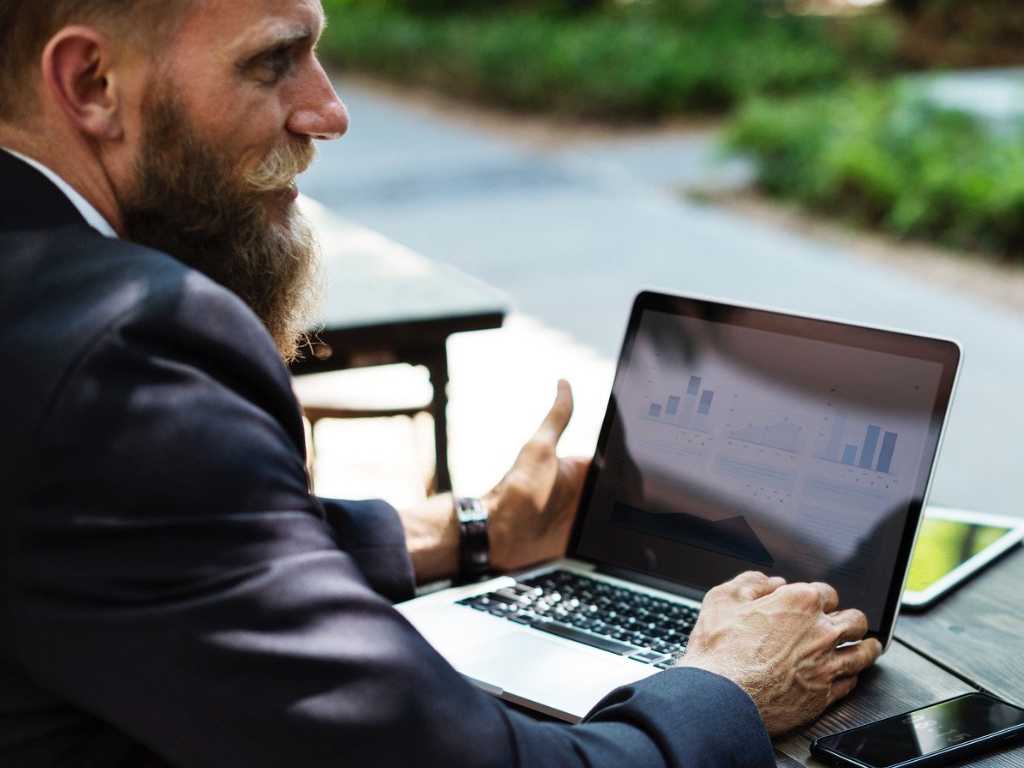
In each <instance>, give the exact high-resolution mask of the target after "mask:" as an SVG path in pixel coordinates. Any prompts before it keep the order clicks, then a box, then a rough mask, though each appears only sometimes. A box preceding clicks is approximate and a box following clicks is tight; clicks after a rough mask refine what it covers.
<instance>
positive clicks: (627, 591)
mask: <svg viewBox="0 0 1024 768" xmlns="http://www.w3.org/2000/svg"><path fill="white" fill-rule="evenodd" d="M960 356H961V355H960V349H959V347H958V346H957V344H956V343H954V342H951V341H947V340H943V339H935V338H928V337H923V336H917V335H911V334H907V333H900V332H895V331H887V330H880V329H876V328H867V327H862V326H855V325H850V324H847V323H841V322H835V321H830V320H824V319H819V318H812V317H801V316H796V315H792V314H785V313H781V312H775V311H770V310H766V309H758V308H753V307H748V306H737V305H731V304H724V303H719V302H715V301H710V300H705V299H698V298H692V297H682V296H671V295H666V294H661V293H653V292H645V293H642V294H640V295H639V296H638V297H637V299H636V301H635V303H634V306H633V310H632V313H631V316H630V319H629V325H628V328H627V331H626V338H625V341H624V343H623V347H622V352H621V354H620V357H619V363H618V369H617V372H616V375H615V383H614V385H613V388H612V394H611V398H610V401H609V404H608V411H607V414H606V416H605V420H604V424H603V427H602V429H601V436H600V439H599V441H598V446H597V451H596V454H595V457H594V462H593V466H592V468H591V471H590V473H589V475H588V477H587V480H586V486H585V488H584V492H583V497H582V499H581V502H580V508H579V511H578V514H577V518H576V522H575V526H574V529H573V534H572V538H571V541H570V544H569V550H568V553H567V557H566V558H565V559H563V560H559V561H557V562H553V563H547V564H544V565H543V566H541V567H538V568H535V569H532V570H530V571H527V572H524V573H519V574H513V575H509V576H502V577H500V578H496V579H492V580H489V581H485V582H482V583H478V584H474V585H471V586H464V587H458V588H454V589H447V590H443V591H440V592H435V593H434V594H431V595H428V596H426V597H421V598H418V599H416V600H412V601H409V602H407V603H403V604H401V605H400V606H398V608H399V610H400V611H401V612H402V613H403V614H404V615H405V616H406V617H407V618H408V619H409V620H410V621H411V622H412V623H413V624H414V625H415V626H416V628H417V629H418V630H419V631H420V632H421V633H422V634H423V635H424V637H426V639H427V640H428V641H429V642H430V643H431V644H432V645H433V646H434V647H435V648H436V649H437V650H438V651H439V652H440V653H441V655H442V656H444V657H445V658H446V659H447V660H448V661H449V662H450V663H451V664H452V665H453V666H454V667H455V668H456V669H458V670H459V671H460V672H461V673H462V674H463V675H465V676H466V677H467V678H469V679H470V680H471V681H472V682H474V683H476V684H477V685H478V686H480V687H481V688H483V689H484V690H487V691H489V692H490V693H492V694H494V695H495V696H499V697H501V698H502V699H505V700H506V701H509V702H511V703H514V704H517V705H520V706H523V707H527V708H530V709H534V710H537V711H540V712H543V713H546V714H548V715H551V716H553V717H556V718H559V719H562V720H566V721H569V722H577V721H579V720H580V719H582V718H583V717H584V716H585V715H586V714H587V712H589V711H590V709H591V708H592V707H593V706H594V705H595V704H596V703H597V702H598V701H599V700H600V699H601V698H602V697H603V696H605V695H606V694H607V693H609V692H610V691H611V690H612V689H614V688H616V687H617V686H619V685H623V684H626V683H630V682H634V681H636V680H639V679H640V678H643V677H646V676H648V675H653V674H657V673H658V672H659V671H660V670H661V669H664V668H667V667H668V666H670V665H672V664H673V663H674V661H675V660H676V659H678V658H679V656H681V655H682V654H683V653H684V652H685V650H686V644H687V638H688V636H689V632H690V630H691V629H692V628H693V625H694V623H695V621H696V619H697V614H698V611H699V610H700V601H701V598H702V596H703V595H704V593H705V592H706V591H707V590H708V589H710V588H711V587H713V586H715V585H716V584H719V583H721V582H723V581H726V580H728V579H730V578H732V577H733V576H735V575H736V574H737V573H740V572H741V571H744V570H752V569H753V570H760V571H763V572H765V573H768V574H769V575H781V576H784V577H785V578H787V579H789V580H790V581H826V582H828V583H830V584H832V585H833V586H834V587H835V588H836V589H837V590H838V592H839V596H840V601H841V604H842V606H843V607H855V608H859V609H861V610H862V611H864V612H865V614H867V617H868V622H869V625H870V635H871V636H874V637H877V638H879V639H880V640H881V641H882V642H883V643H884V644H886V645H888V643H889V641H890V640H891V638H892V633H893V628H894V626H895V623H896V617H897V614H898V611H899V603H900V600H899V598H900V594H901V592H902V591H903V584H904V580H905V578H906V573H907V568H908V565H909V562H910V556H911V552H912V550H913V546H914V540H915V538H916V535H917V531H918V528H919V523H920V521H921V518H922V510H923V508H924V503H925V499H926V497H927V492H928V487H929V483H930V479H931V476H932V468H933V466H934V464H935V459H936V456H937V454H938V450H939V446H940V443H941V438H942V433H943V428H944V425H945V422H946V417H947V414H948V411H949V407H950V404H951V402H952V398H953V393H954V390H955V384H956V379H957V374H958V371H959V365H960Z"/></svg>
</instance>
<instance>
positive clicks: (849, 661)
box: [832, 637, 882, 679]
mask: <svg viewBox="0 0 1024 768" xmlns="http://www.w3.org/2000/svg"><path fill="white" fill-rule="evenodd" d="M881 655H882V644H881V643H880V642H878V640H876V639H875V638H873V637H872V638H869V639H867V640H865V641H864V642H862V643H857V645H850V646H847V647H846V648H840V649H839V650H837V651H836V652H835V655H834V656H833V662H832V665H833V673H834V675H835V677H836V678H837V679H838V678H843V677H856V676H857V675H859V674H860V673H861V672H863V671H864V670H865V669H867V668H868V667H870V666H871V665H872V664H874V663H875V662H876V661H878V657H879V656H881Z"/></svg>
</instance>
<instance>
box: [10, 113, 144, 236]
mask: <svg viewBox="0 0 1024 768" xmlns="http://www.w3.org/2000/svg"><path fill="white" fill-rule="evenodd" d="M0 147H3V148H4V149H8V150H11V151H13V152H14V153H15V154H17V155H21V156H22V159H28V160H30V161H34V162H35V163H37V164H38V165H40V166H42V167H43V169H46V170H49V171H50V172H51V173H52V174H54V175H55V176H56V177H57V178H58V179H59V180H60V181H61V182H63V184H65V185H66V186H67V187H68V188H69V189H65V190H62V191H64V193H65V194H67V195H68V197H69V199H71V201H72V202H73V203H74V204H75V206H76V207H77V208H79V210H80V211H81V210H82V207H83V206H82V204H83V203H84V204H85V207H86V208H87V209H92V211H94V212H95V213H96V214H97V215H98V216H99V218H100V219H101V220H102V222H103V223H104V224H106V228H107V229H109V230H112V231H113V233H114V236H123V234H124V231H123V224H122V221H121V214H120V208H119V206H118V205H117V202H116V197H115V195H114V188H113V184H112V183H111V181H110V178H109V176H108V175H107V173H106V171H105V170H104V168H103V166H102V165H101V164H100V163H99V162H98V161H97V160H96V159H95V158H94V157H93V156H92V155H91V154H90V153H88V152H87V150H86V149H85V147H83V146H81V140H80V139H79V138H78V137H54V136H47V137H46V138H45V140H43V141H40V140H38V139H35V138H33V137H29V136H27V135H26V132H25V131H19V130H14V129H10V128H9V127H7V126H0ZM51 147H61V153H60V154H59V155H57V154H56V153H53V152H50V151H48V150H49V149H50V148H51ZM37 170H42V169H38V168H37ZM51 180H53V179H51ZM58 186H59V185H58ZM76 196H77V198H78V199H75V198H76ZM86 218H87V219H88V218H90V217H89V216H86ZM90 223H92V224H93V225H94V226H96V228H97V229H99V230H100V231H103V230H104V229H105V228H104V227H103V226H98V222H90ZM103 234H110V232H109V231H103Z"/></svg>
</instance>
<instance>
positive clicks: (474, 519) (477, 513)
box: [455, 499, 487, 523]
mask: <svg viewBox="0 0 1024 768" xmlns="http://www.w3.org/2000/svg"><path fill="white" fill-rule="evenodd" d="M455 509H456V513H457V514H458V517H459V522H460V523H486V522H487V508H486V507H484V505H483V504H482V503H481V502H480V501H478V500H477V499H460V500H459V503H458V505H457V506H456V508H455Z"/></svg>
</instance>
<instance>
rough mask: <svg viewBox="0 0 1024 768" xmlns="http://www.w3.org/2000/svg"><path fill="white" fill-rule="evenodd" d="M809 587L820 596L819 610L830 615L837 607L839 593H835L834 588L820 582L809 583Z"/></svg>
mask: <svg viewBox="0 0 1024 768" xmlns="http://www.w3.org/2000/svg"><path fill="white" fill-rule="evenodd" d="M811 586H812V587H814V588H815V589H816V590H818V593H819V594H820V595H821V610H823V611H824V612H825V613H832V611H834V610H836V609H837V608H838V607H839V593H838V592H836V590H835V588H834V587H831V586H829V585H828V584H823V583H822V582H820V581H815V582H812V583H811Z"/></svg>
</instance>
